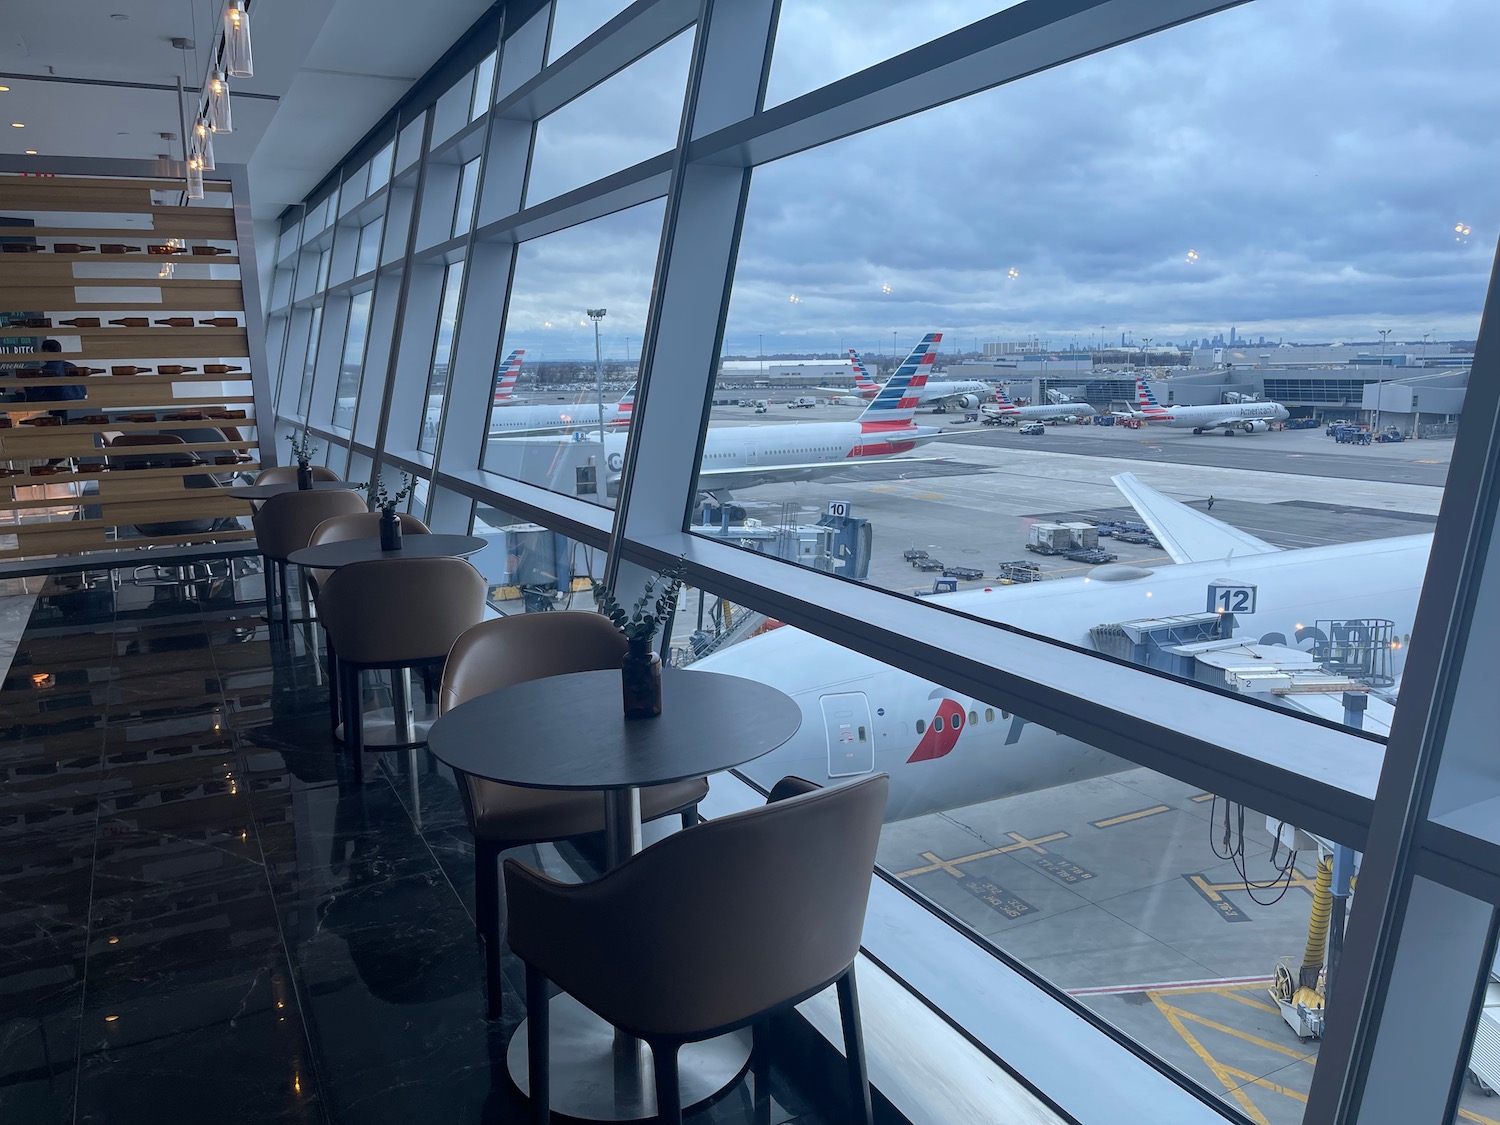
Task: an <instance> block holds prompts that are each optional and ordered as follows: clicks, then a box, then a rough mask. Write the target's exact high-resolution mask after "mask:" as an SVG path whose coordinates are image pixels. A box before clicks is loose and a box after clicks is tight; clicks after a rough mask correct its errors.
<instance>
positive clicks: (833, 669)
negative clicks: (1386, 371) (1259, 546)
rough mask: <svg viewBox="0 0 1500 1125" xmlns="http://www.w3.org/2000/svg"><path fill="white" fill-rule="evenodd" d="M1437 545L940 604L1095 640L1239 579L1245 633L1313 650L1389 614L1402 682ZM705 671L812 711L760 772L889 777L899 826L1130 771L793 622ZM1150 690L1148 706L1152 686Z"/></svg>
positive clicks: (754, 771) (1251, 560)
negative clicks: (1323, 632) (1246, 608)
mask: <svg viewBox="0 0 1500 1125" xmlns="http://www.w3.org/2000/svg"><path fill="white" fill-rule="evenodd" d="M1431 542H1432V537H1431V536H1430V535H1422V536H1409V537H1405V538H1400V539H1386V540H1377V541H1373V542H1367V543H1359V544H1348V545H1343V544H1341V545H1337V546H1331V547H1316V548H1309V549H1306V550H1297V551H1281V552H1275V553H1272V554H1264V555H1246V556H1243V557H1240V558H1233V557H1231V558H1230V559H1227V560H1223V561H1216V562H1198V563H1186V564H1183V565H1180V566H1167V567H1162V568H1160V569H1158V570H1156V571H1154V572H1148V573H1144V574H1142V575H1140V576H1139V577H1125V578H1122V579H1118V580H1113V581H1105V580H1102V579H1101V578H1094V577H1089V578H1077V579H1059V580H1057V581H1051V582H1040V583H1035V584H1032V585H1027V586H1016V587H995V588H992V589H986V590H974V591H967V592H964V593H960V594H953V595H947V596H939V597H935V598H932V599H931V601H932V602H933V603H935V604H938V605H942V606H944V607H945V608H951V609H955V610H961V611H963V612H965V613H967V614H972V615H976V616H980V617H984V618H987V619H990V620H993V621H998V622H1005V623H1007V624H1011V625H1014V626H1016V627H1018V628H1020V629H1024V630H1027V631H1030V632H1034V633H1037V634H1039V635H1042V636H1046V637H1050V638H1054V639H1057V640H1061V641H1065V642H1068V643H1070V644H1074V645H1078V646H1081V647H1084V648H1092V647H1093V645H1092V642H1091V638H1090V632H1089V630H1090V629H1091V628H1092V627H1094V626H1097V625H1109V624H1117V623H1120V622H1126V621H1134V620H1139V619H1142V618H1149V617H1163V616H1170V615H1174V614H1185V613H1202V612H1204V610H1205V605H1206V597H1207V589H1208V586H1209V584H1210V583H1213V582H1217V581H1224V580H1227V581H1231V582H1234V583H1237V584H1246V585H1252V586H1254V587H1255V588H1256V594H1257V598H1256V607H1257V609H1256V612H1255V613H1242V614H1236V616H1235V632H1234V635H1235V636H1236V637H1237V638H1242V639H1245V640H1247V641H1255V642H1264V643H1268V644H1285V645H1287V646H1290V647H1299V648H1310V647H1311V646H1312V644H1313V641H1314V639H1315V634H1314V633H1313V632H1310V630H1315V629H1316V628H1317V625H1316V623H1317V622H1318V621H1320V620H1322V621H1329V620H1347V619H1352V618H1387V619H1390V620H1392V621H1393V622H1394V623H1395V635H1396V637H1397V638H1398V644H1399V647H1397V648H1396V649H1395V650H1394V651H1393V652H1392V653H1391V656H1392V661H1391V671H1392V673H1393V674H1394V675H1396V676H1399V675H1400V670H1401V666H1402V663H1403V661H1404V656H1405V645H1404V638H1405V637H1406V636H1407V634H1409V633H1410V630H1411V623H1412V620H1413V618H1414V616H1415V614H1416V605H1417V598H1418V595H1419V593H1420V591H1421V584H1422V579H1423V577H1424V575H1425V573H1426V566H1427V556H1428V553H1429V551H1430V548H1431ZM1106 569H1107V568H1106ZM1096 573H1103V572H1102V571H1100V572H1096ZM1115 573H1123V572H1120V571H1116V572H1115ZM694 667H696V668H700V669H703V670H705V671H716V672H728V673H732V674H735V675H742V676H748V677H750V678H753V679H757V680H761V681H763V682H765V683H769V684H771V685H773V686H775V687H779V688H781V690H783V691H785V692H787V693H788V694H789V695H791V696H792V697H793V698H794V699H796V700H797V702H798V704H799V705H800V706H801V708H802V712H803V724H802V728H801V730H800V731H799V732H798V733H797V735H796V736H795V737H794V738H793V739H791V740H790V741H789V742H788V743H787V744H786V745H784V746H782V747H781V748H780V749H778V750H776V751H774V752H772V753H771V754H769V755H767V756H766V757H765V758H762V759H760V760H759V761H758V762H755V763H752V764H750V765H749V766H747V767H744V768H745V772H746V773H748V774H749V775H750V776H751V777H753V778H754V779H755V780H756V781H758V782H760V783H761V784H770V783H773V782H774V781H776V780H777V779H778V778H780V777H781V776H783V775H784V774H787V773H797V774H799V775H800V776H803V777H807V778H810V779H813V780H816V781H821V782H826V783H837V782H838V781H840V780H842V779H847V778H850V777H855V776H859V775H860V774H863V773H867V772H869V771H870V770H872V769H883V770H887V771H889V772H890V774H891V796H890V801H889V804H888V806H887V810H886V816H887V819H891V820H898V819H902V818H905V817H912V816H920V815H923V814H925V813H930V812H938V811H942V810H944V809H949V808H956V807H960V806H963V805H970V804H974V803H976V802H980V801H986V800H993V799H995V798H998V797H1004V796H1009V795H1013V794H1016V793H1026V792H1030V791H1033V790H1036V789H1042V788H1047V787H1050V786H1054V785H1060V784H1065V783H1067V782H1071V781H1078V780H1083V779H1085V778H1089V777H1095V776H1099V775H1102V774H1106V773H1112V772H1115V771H1117V770H1120V769H1123V768H1126V764H1125V763H1122V762H1121V761H1120V760H1119V759H1116V758H1114V757H1112V756H1110V755H1109V754H1106V753H1104V752H1103V751H1101V750H1099V749H1097V748H1095V747H1093V746H1089V745H1087V744H1085V743H1082V742H1079V741H1077V740H1075V739H1072V738H1069V737H1066V736H1063V735H1059V734H1056V733H1054V732H1053V731H1051V730H1048V729H1047V728H1045V727H1040V726H1037V725H1036V724H1034V723H1030V722H1028V721H1026V720H1024V719H1022V718H1020V717H1019V716H1016V715H1014V714H1011V713H1010V712H1009V710H1008V707H1007V700H1005V699H1002V698H993V699H987V700H979V699H972V698H969V697H967V696H963V695H961V694H957V693H954V692H951V691H949V690H947V689H946V688H944V687H942V686H941V685H938V684H935V683H932V682H930V681H927V680H924V679H922V678H920V677H918V676H914V675H911V674H909V673H905V672H900V671H897V670H896V669H893V668H891V667H889V666H888V665H885V664H881V663H880V662H878V661H876V660H872V659H870V658H869V657H865V656H862V655H860V654H858V653H855V652H851V651H849V650H848V649H845V648H842V647H840V646H838V645H836V644H834V643H832V642H830V641H825V640H822V639H820V638H817V637H814V636H811V635H809V634H806V633H801V632H799V631H797V630H793V629H791V628H781V629H776V630H772V631H771V632H769V633H766V634H763V635H761V636H758V637H754V638H751V639H750V640H747V641H743V642H741V643H740V644H737V645H734V646H732V647H730V648H727V649H724V650H721V651H720V652H716V653H713V654H712V655H710V656H708V657H706V658H704V659H703V660H700V661H699V662H697V664H695V665H694ZM1143 675H1144V673H1143ZM1141 698H1142V703H1143V706H1146V707H1149V706H1150V700H1151V693H1150V688H1149V685H1147V684H1143V687H1142V695H1141ZM955 716H957V718H958V722H957V723H956V724H955V721H954V720H955ZM1164 718H1169V716H1164Z"/></svg>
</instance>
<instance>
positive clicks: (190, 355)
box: [0, 176, 260, 559]
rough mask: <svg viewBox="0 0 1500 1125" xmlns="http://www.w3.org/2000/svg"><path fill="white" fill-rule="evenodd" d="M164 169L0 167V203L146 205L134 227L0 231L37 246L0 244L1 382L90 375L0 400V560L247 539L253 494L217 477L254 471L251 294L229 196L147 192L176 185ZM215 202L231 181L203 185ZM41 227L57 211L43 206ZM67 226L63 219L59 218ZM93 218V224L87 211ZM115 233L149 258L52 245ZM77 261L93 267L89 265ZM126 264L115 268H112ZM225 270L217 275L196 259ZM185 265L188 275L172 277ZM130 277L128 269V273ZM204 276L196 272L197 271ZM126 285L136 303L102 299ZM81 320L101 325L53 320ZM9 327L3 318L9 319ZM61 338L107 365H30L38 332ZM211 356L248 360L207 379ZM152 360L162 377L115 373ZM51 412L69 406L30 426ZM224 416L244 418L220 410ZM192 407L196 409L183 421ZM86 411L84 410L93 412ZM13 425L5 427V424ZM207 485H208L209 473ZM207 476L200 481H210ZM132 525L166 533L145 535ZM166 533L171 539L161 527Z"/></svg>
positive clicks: (4, 387) (109, 212)
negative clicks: (216, 321) (29, 397)
mask: <svg viewBox="0 0 1500 1125" xmlns="http://www.w3.org/2000/svg"><path fill="white" fill-rule="evenodd" d="M179 187H180V184H178V183H176V182H175V181H165V180H154V179H153V180H148V179H141V180H130V179H119V178H89V177H65V178H57V179H49V178H38V177H23V176H0V213H4V214H7V215H11V216H24V215H25V213H26V212H28V211H30V212H48V213H57V212H74V213H79V214H88V215H91V216H95V221H96V222H97V221H98V218H97V217H99V216H103V217H107V218H111V219H112V218H114V217H115V216H116V215H127V214H128V215H131V216H138V217H139V221H140V225H132V226H129V227H123V226H122V227H120V228H111V227H100V226H87V227H85V226H78V227H72V226H36V227H27V226H21V225H16V224H15V223H10V224H7V225H3V226H0V241H17V240H19V241H23V242H33V243H40V244H41V245H42V246H43V247H44V249H43V250H41V251H37V252H22V253H0V391H7V392H12V393H13V394H24V392H25V391H26V389H27V388H31V387H55V386H59V385H63V384H65V383H75V384H78V385H82V386H83V388H84V391H85V397H84V398H83V399H63V400H44V401H36V402H32V401H17V402H4V403H0V412H3V415H4V417H3V421H0V559H15V558H28V557H39V556H44V555H74V554H77V555H85V554H87V553H88V552H90V551H97V550H113V549H118V548H119V547H121V546H124V545H140V546H143V547H144V546H146V545H148V544H149V545H153V546H168V545H176V544H183V543H201V542H205V541H208V540H212V541H215V542H228V541H231V540H237V539H247V538H251V537H253V532H251V531H250V530H249V519H248V514H249V505H248V504H246V503H244V502H243V501H238V500H233V499H231V498H229V497H228V496H226V495H225V494H224V492H223V490H222V488H220V487H218V486H217V484H218V482H219V481H222V480H223V479H224V478H226V477H227V476H228V474H231V473H235V472H240V471H248V472H251V473H253V472H254V471H255V470H257V469H258V468H259V463H260V447H259V443H258V436H257V431H256V419H255V411H254V399H253V395H252V392H251V383H250V374H249V371H248V368H249V366H250V361H249V352H250V348H249V343H250V342H249V338H248V336H247V334H246V331H245V328H244V326H243V322H244V317H243V310H244V308H245V295H244V290H243V288H242V283H241V280H240V278H239V277H238V274H239V257H238V254H237V253H236V252H235V251H236V250H237V246H236V243H235V227H234V214H233V211H232V210H231V209H230V208H227V207H222V206H199V207H170V206H158V205H156V204H155V203H153V202H152V196H151V193H152V191H153V190H154V191H164V190H165V191H176V190H177V189H178V188H179ZM205 187H206V188H207V190H208V192H209V198H208V199H207V200H206V201H205V202H206V203H210V204H211V203H215V202H219V203H222V202H223V201H224V200H225V199H226V198H227V195H226V194H225V193H227V192H228V191H229V185H228V184H224V183H212V182H210V183H208V184H206V185H205ZM37 218H38V220H39V222H46V221H48V216H47V215H42V214H38V215H37ZM51 221H54V222H55V221H57V220H55V219H54V220H51ZM85 221H87V220H85ZM173 238H175V239H180V240H183V241H184V242H186V243H187V244H188V247H187V248H185V250H184V252H182V253H178V254H171V255H157V254H148V253H146V252H145V248H146V247H147V246H148V245H153V244H159V243H163V242H166V241H167V240H168V239H173ZM77 242H81V243H85V244H88V245H96V246H97V245H98V244H100V243H110V242H120V243H124V244H126V245H129V246H137V247H140V248H141V250H142V252H141V253H131V254H100V253H97V252H85V253H61V254H60V253H54V252H53V251H52V249H51V247H52V245H53V244H54V243H77ZM195 243H196V244H200V245H213V246H216V247H219V248H221V249H226V250H230V251H231V253H229V254H220V255H195V254H191V253H189V252H187V249H190V247H191V246H192V245H193V244H195ZM82 263H89V264H90V266H89V268H87V269H84V270H82V271H80V269H79V266H80V264H82ZM169 263H170V264H172V265H174V266H175V267H177V268H175V269H174V270H173V271H172V272H173V274H174V276H171V277H165V278H161V277H150V276H141V274H142V273H143V272H144V271H143V270H142V267H143V266H145V267H148V268H154V269H160V267H161V266H163V265H166V264H169ZM116 265H119V266H121V267H123V268H120V269H119V270H118V273H119V274H120V275H121V276H118V277H111V276H102V277H98V276H80V274H81V273H86V274H105V275H109V274H111V273H113V272H116V271H115V269H114V268H113V267H115V266H116ZM203 266H215V267H228V268H227V269H226V268H217V269H214V270H213V271H211V272H212V273H213V275H214V276H212V277H209V276H207V275H208V274H209V273H210V271H208V270H204V269H192V268H188V267H203ZM178 274H182V275H185V276H176V275H178ZM130 275H134V276H130ZM193 275H202V276H193ZM108 289H118V290H124V291H130V295H131V296H132V297H133V298H134V297H143V298H147V299H146V300H139V299H133V300H129V301H110V300H107V299H102V297H103V296H104V294H103V292H102V291H104V290H108ZM211 315H221V316H231V315H232V316H234V318H235V320H236V321H238V322H239V324H238V326H236V327H233V328H223V327H213V326H203V325H200V324H197V323H196V322H197V321H198V320H201V319H204V318H207V317H209V316H211ZM38 316H40V317H46V318H49V319H50V320H51V321H52V326H51V327H29V326H20V325H9V320H10V319H12V318H14V319H22V318H31V317H38ZM78 316H97V317H99V318H100V319H101V320H102V321H103V324H102V325H101V326H100V327H99V328H77V327H73V326H70V325H64V324H61V323H59V321H62V320H69V319H74V318H76V317H78ZM142 316H144V317H148V318H149V319H150V320H151V321H152V322H155V321H157V320H163V319H166V318H168V317H179V316H182V317H191V318H192V319H193V321H194V322H195V323H194V324H193V325H192V326H191V327H171V326H167V325H157V324H155V323H152V324H151V326H150V327H147V328H126V327H121V326H114V325H110V324H109V323H108V322H109V320H111V319H121V318H124V317H142ZM7 325H9V326H7ZM46 337H53V338H56V339H59V340H61V341H63V344H64V348H65V349H68V350H65V351H64V353H63V355H62V356H61V358H63V359H65V360H67V361H69V362H71V363H73V364H75V365H77V366H79V367H94V368H103V369H104V373H103V374H97V375H79V376H77V377H75V378H68V379H60V378H53V377H48V376H38V375H37V374H35V369H36V368H37V367H39V366H40V364H41V363H43V362H45V361H46V360H48V359H52V358H58V357H56V356H47V355H39V354H37V353H35V352H29V351H27V352H18V351H15V350H14V349H16V348H18V347H29V346H31V345H32V344H33V342H34V341H35V340H37V339H39V338H46ZM205 363H209V364H215V363H227V364H231V365H235V366H238V367H240V368H242V369H243V370H240V371H236V372H229V373H225V374H205V373H203V372H202V368H203V366H204V364H205ZM168 364H177V365H179V366H190V367H194V368H196V369H198V370H197V371H195V372H190V373H184V374H179V375H171V374H161V373H158V372H156V371H155V368H157V367H159V366H162V365H168ZM122 366H123V367H149V368H152V369H153V371H152V373H149V374H130V375H124V374H120V375H116V374H113V373H111V371H110V369H111V368H112V367H122ZM51 410H66V411H68V420H67V421H66V422H65V423H63V424H61V425H34V424H30V423H31V422H32V421H33V420H34V419H36V418H39V417H46V412H48V411H51ZM215 413H221V414H229V415H238V416H237V417H222V416H221V417H213V416H212V415H213V414H215ZM184 414H197V415H198V416H196V417H193V416H190V417H182V415H184ZM85 419H86V420H85ZM7 422H8V423H9V424H8V425H6V424H5V423H7ZM205 430H218V431H220V434H221V436H222V440H208V441H203V440H193V441H191V442H189V443H188V444H186V445H178V444H171V445H170V446H150V445H148V446H132V447H129V448H127V449H123V450H120V451H118V452H115V453H111V452H109V451H107V450H104V449H101V448H100V446H101V445H102V443H103V441H104V440H105V438H106V437H108V436H112V435H114V434H150V433H160V434H174V433H182V434H188V433H189V432H192V431H196V432H193V433H191V436H192V437H194V438H195V439H197V438H203V437H211V436H212V435H208V434H205V433H204V432H203V431H205ZM168 448H169V449H170V451H171V452H173V453H190V454H194V455H196V456H197V458H199V459H200V461H201V462H202V463H201V464H197V465H191V466H182V467H171V468H138V467H132V465H131V462H130V461H129V460H125V458H129V457H130V456H132V455H134V456H136V457H140V456H142V455H145V454H150V453H151V452H153V450H156V451H166V450H167V449H168ZM210 482H213V483H210ZM205 484H206V485H207V487H203V486H204V485H205ZM235 516H238V517H242V519H241V523H242V524H243V528H241V529H239V530H224V529H220V530H216V531H212V532H207V533H205V532H192V533H187V532H183V531H182V530H181V529H180V528H174V527H172V526H171V525H173V524H181V523H183V522H184V521H195V520H196V521H207V520H217V519H222V518H225V517H235ZM138 525H148V526H149V525H167V526H158V527H156V528H154V530H156V531H157V532H159V534H156V535H153V536H150V537H145V536H144V535H142V534H140V533H138V531H137V527H138ZM167 532H171V534H167Z"/></svg>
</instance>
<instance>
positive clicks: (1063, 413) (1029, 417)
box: [985, 402, 1094, 422]
mask: <svg viewBox="0 0 1500 1125" xmlns="http://www.w3.org/2000/svg"><path fill="white" fill-rule="evenodd" d="M985 413H986V414H991V415H995V416H998V417H1001V418H1016V419H1020V420H1022V421H1034V422H1047V421H1050V420H1051V419H1053V418H1092V417H1093V416H1094V408H1093V407H1092V406H1090V405H1089V404H1088V403H1086V402H1054V403H1048V404H1046V405H1044V406H1015V405H1010V406H989V407H986V408H985Z"/></svg>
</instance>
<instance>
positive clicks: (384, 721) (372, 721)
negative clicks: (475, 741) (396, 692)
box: [333, 707, 436, 750]
mask: <svg viewBox="0 0 1500 1125" xmlns="http://www.w3.org/2000/svg"><path fill="white" fill-rule="evenodd" d="M435 721H436V720H434V719H412V720H411V725H410V726H409V727H406V728H405V729H403V728H402V725H401V723H400V722H399V721H398V717H397V716H396V715H395V714H394V713H393V712H392V711H391V709H390V708H389V707H380V708H377V709H376V710H374V711H366V712H365V728H364V742H365V749H366V750H377V749H378V750H405V749H407V748H408V747H412V746H424V745H426V743H427V732H428V730H430V729H431V728H432V724H433V723H434V722H435ZM333 737H334V738H336V739H338V740H339V741H340V742H343V741H344V724H343V723H340V724H339V725H338V726H337V727H336V728H335V729H334V732H333Z"/></svg>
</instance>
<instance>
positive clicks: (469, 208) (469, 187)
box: [452, 156, 479, 237]
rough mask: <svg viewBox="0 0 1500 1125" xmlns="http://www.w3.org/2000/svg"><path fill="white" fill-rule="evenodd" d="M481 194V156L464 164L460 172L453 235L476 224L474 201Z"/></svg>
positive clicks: (454, 210)
mask: <svg viewBox="0 0 1500 1125" xmlns="http://www.w3.org/2000/svg"><path fill="white" fill-rule="evenodd" d="M478 195H479V157H477V156H476V157H475V158H474V159H473V160H471V161H469V162H468V163H467V164H465V165H464V166H463V169H462V171H460V172H459V174H458V202H457V204H456V205H455V206H454V208H453V231H452V233H453V235H454V236H455V237H456V236H458V235H460V234H463V233H464V232H465V231H467V230H468V229H469V228H470V227H471V226H473V225H474V201H475V199H476V198H477V197H478Z"/></svg>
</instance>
